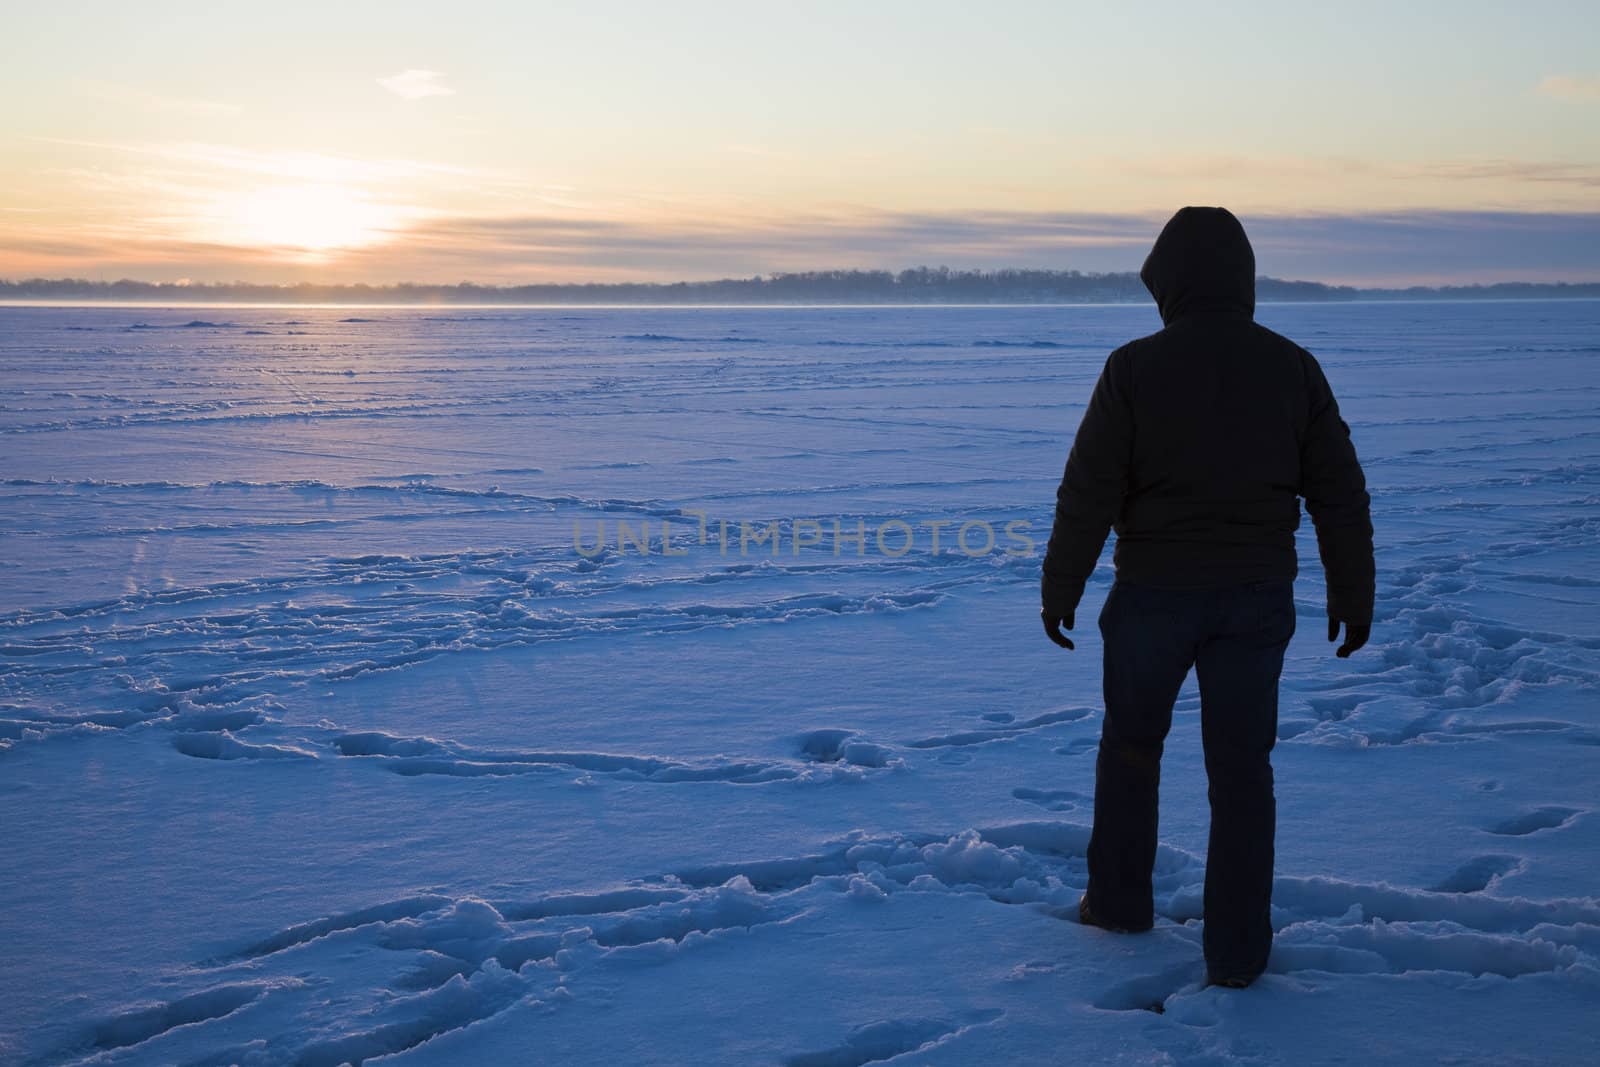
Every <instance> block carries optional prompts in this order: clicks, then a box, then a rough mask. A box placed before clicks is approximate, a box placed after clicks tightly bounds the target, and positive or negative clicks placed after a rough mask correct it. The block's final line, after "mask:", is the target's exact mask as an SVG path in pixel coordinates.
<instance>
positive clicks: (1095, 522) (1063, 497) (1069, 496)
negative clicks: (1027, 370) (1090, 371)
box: [1040, 349, 1133, 618]
mask: <svg viewBox="0 0 1600 1067" xmlns="http://www.w3.org/2000/svg"><path fill="white" fill-rule="evenodd" d="M1128 375H1129V365H1128V361H1127V353H1126V350H1125V349H1118V350H1117V351H1115V352H1113V353H1111V357H1110V358H1109V359H1107V360H1106V365H1105V368H1104V369H1103V370H1102V371H1101V372H1100V380H1099V381H1098V382H1096V383H1095V387H1094V393H1093V394H1092V395H1091V396H1090V397H1089V406H1088V409H1087V410H1085V411H1084V413H1083V420H1082V421H1081V422H1080V423H1079V424H1078V435H1077V436H1076V437H1075V438H1074V439H1073V441H1072V451H1071V452H1070V453H1069V454H1068V456H1067V467H1066V470H1065V471H1064V472H1063V474H1062V476H1061V485H1060V488H1058V489H1057V490H1056V515H1055V522H1054V524H1053V525H1052V526H1051V528H1050V544H1049V546H1048V547H1047V548H1046V549H1045V554H1044V576H1043V581H1042V582H1041V588H1040V591H1041V594H1042V598H1043V602H1044V611H1045V612H1046V614H1049V615H1054V616H1057V617H1061V618H1065V617H1067V616H1070V615H1072V614H1073V613H1074V612H1075V611H1076V610H1077V607H1078V600H1079V599H1080V598H1081V597H1082V596H1083V586H1084V583H1085V582H1086V581H1088V578H1089V575H1090V573H1091V572H1093V571H1094V566H1095V561H1096V560H1098V559H1099V558H1100V550H1101V549H1102V548H1104V547H1105V543H1106V536H1107V535H1108V534H1109V533H1110V532H1111V524H1112V523H1113V522H1115V521H1116V519H1117V516H1118V514H1119V513H1120V512H1121V510H1122V500H1123V497H1124V496H1126V495H1127V492H1128V469H1129V465H1130V462H1131V459H1132V454H1133V407H1132V404H1131V401H1130V397H1129V391H1130V390H1129V387H1130V381H1129V376H1128Z"/></svg>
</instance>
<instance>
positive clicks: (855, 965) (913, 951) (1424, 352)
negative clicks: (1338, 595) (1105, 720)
mask: <svg viewBox="0 0 1600 1067" xmlns="http://www.w3.org/2000/svg"><path fill="white" fill-rule="evenodd" d="M1260 318H1261V319H1262V320H1263V321H1265V322H1266V323H1267V324H1268V325H1271V326H1274V327H1276V328H1278V329H1281V330H1282V331H1284V332H1286V333H1288V334H1289V335H1290V336H1293V337H1295V338H1296V339H1298V340H1300V341H1301V342H1302V343H1303V344H1305V345H1306V346H1307V347H1309V348H1310V349H1311V350H1312V351H1313V352H1315V353H1316V354H1317V355H1318V357H1319V358H1320V359H1321V360H1322V362H1323V365H1324V366H1325V367H1326V369H1327V371H1328V375H1329V378H1330V380H1331V381H1332V383H1333V385H1334V388H1335V390H1336V391H1337V393H1338V394H1339V396H1340V398H1341V402H1342V405H1343V408H1344V413H1345V415H1346V417H1347V419H1348V421H1349V422H1350V424H1351V426H1352V428H1353V431H1354V435H1355V440H1356V444H1357V448H1358V451H1359V452H1360V454H1361V456H1362V459H1363V461H1364V463H1365V464H1366V468H1367V472H1368V477H1369V480H1370V482H1371V484H1372V487H1373V499H1374V520H1375V523H1376V526H1377V530H1378V543H1379V550H1378V568H1379V572H1378V609H1377V622H1376V626H1375V628H1374V634H1373V640H1372V643H1371V645H1370V646H1369V648H1368V649H1366V650H1364V651H1362V652H1360V653H1359V654H1357V655H1356V656H1355V657H1354V658H1352V659H1351V660H1349V661H1340V660H1336V659H1334V658H1333V656H1332V654H1331V652H1330V648H1331V646H1329V645H1328V644H1327V642H1326V641H1325V636H1326V635H1325V632H1324V626H1323V618H1322V583H1321V573H1320V569H1319V567H1318V566H1317V563H1316V550H1315V545H1314V542H1313V540H1312V539H1311V531H1310V529H1309V524H1307V525H1306V527H1305V528H1304V529H1303V530H1302V535H1303V537H1302V541H1301V560H1302V566H1303V572H1302V575H1301V578H1300V581H1299V585H1298V593H1297V598H1298V603H1299V613H1300V629H1299V633H1298V635H1297V636H1296V638H1295V640H1294V643H1293V646H1292V648H1291V651H1290V659H1289V662H1288V665H1287V667H1286V671H1285V677H1284V685H1283V702H1282V714H1281V728H1280V737H1281V742H1280V744H1279V746H1278V748H1277V751H1276V755H1275V763H1276V767H1277V772H1278V783H1279V797H1280V800H1279V835H1278V872H1279V878H1278V882H1277V885H1276V888H1275V892H1274V920H1275V924H1276V925H1277V927H1278V936H1277V941H1276V947H1275V949H1274V954H1273V958H1272V964H1271V968H1270V971H1269V973H1268V974H1267V975H1266V976H1265V977H1264V978H1263V979H1262V980H1261V981H1260V982H1258V983H1257V984H1256V985H1255V986H1253V987H1252V988H1250V989H1248V990H1245V991H1243V992H1236V991H1228V990H1218V989H1215V988H1202V978H1203V965H1202V963H1201V956H1200V930H1199V915H1200V885H1201V879H1202V875H1203V870H1204V866H1203V865H1204V845H1205V828H1206V818H1207V813H1206V805H1205V787H1204V778H1203V772H1202V769H1201V762H1200V753H1199V729H1198V722H1197V718H1198V705H1197V700H1198V698H1197V693H1196V691H1195V689H1194V687H1193V680H1192V679H1191V681H1190V684H1189V686H1188V687H1187V688H1186V689H1185V690H1184V693H1183V695H1182V696H1181V698H1180V702H1179V706H1178V715H1177V718H1176V723H1175V727H1174V731H1173V736H1172V739H1171V741H1170V743H1169V745H1168V749H1167V756H1166V762H1165V774H1164V779H1165V780H1164V782H1163V787H1164V789H1163V797H1162V805H1163V806H1162V839H1163V847H1162V851H1161V854H1160V856H1159V858H1158V875H1157V906H1158V911H1159V913H1160V918H1159V921H1158V925H1157V928H1156V930H1155V931H1154V932H1153V933H1151V934H1148V935H1144V936H1141V937H1117V936H1114V935H1109V934H1105V933H1102V932H1100V931H1097V930H1094V929H1089V928H1085V927H1082V926H1079V925H1077V924H1076V922H1075V921H1074V908H1073V906H1074V905H1075V903H1076V901H1077V897H1078V894H1079V892H1080V891H1081V889H1082V886H1083V882H1084V848H1085V844H1086V841H1087V836H1088V822H1089V818H1090V801H1089V797H1090V794H1091V792H1092V789H1093V763H1094V745H1095V741H1096V738H1097V735H1098V731H1099V700H1100V698H1099V679H1100V672H1099V655H1100V643H1099V639H1098V634H1097V633H1096V631H1095V626H1094V619H1095V615H1096V613H1097V612H1098V610H1099V606H1100V602H1101V600H1102V598H1103V597H1104V594H1105V591H1106V589H1107V587H1108V585H1109V582H1110V578H1111V573H1110V568H1109V558H1110V552H1109V547H1108V550H1107V553H1106V556H1105V559H1104V562H1103V565H1102V567H1101V569H1100V571H1099V572H1097V574H1096V576H1095V579H1094V581H1093V582H1092V583H1091V585H1090V590H1089V593H1088V595H1087V596H1086V598H1085V601H1084V605H1083V607H1082V608H1081V610H1080V614H1079V625H1078V627H1077V631H1076V634H1075V636H1076V637H1077V639H1078V644H1079V648H1078V651H1077V652H1075V653H1066V652H1063V651H1061V650H1059V649H1057V648H1055V647H1054V646H1052V645H1050V644H1049V643H1048V642H1046V641H1045V639H1044V636H1043V634H1042V633H1041V632H1040V630H1039V626H1038V621H1037V574H1038V564H1039V554H1040V550H1041V549H1042V546H1041V545H1038V544H1035V545H1034V547H1033V551H1032V552H1031V553H1030V552H1025V551H1023V549H1024V548H1025V547H1026V546H1025V545H1024V543H1023V540H1022V539H1021V538H1026V537H1028V536H1031V537H1033V538H1034V539H1035V540H1037V539H1040V538H1042V537H1043V536H1044V534H1045V532H1046V531H1047V530H1048V526H1049V517H1050V509H1051V506H1052V504H1053V492H1054V488H1055V482H1056V479H1057V478H1058V477H1059V474H1060V470H1061V465H1062V462H1063V460H1064V458H1065V456H1066V451H1067V447H1068V445H1069V443H1070V439H1071V434H1072V431H1073V429H1074V428H1075V427H1076V425H1077V420H1078V417H1079V415H1080V413H1081V411H1082V404H1083V402H1084V400H1085V399H1086V398H1087V395H1088V390H1089V387H1090V385H1091V383H1092V382H1093V380H1094V378H1095V376H1096V375H1097V374H1098V372H1099V369H1100V367H1101V364H1102V362H1103V361H1104V358H1105V356H1106V354H1107V352H1108V351H1109V350H1110V349H1111V348H1112V347H1114V346H1115V345H1116V344H1117V343H1120V342H1121V341H1122V340H1125V339H1127V338H1128V337H1131V336H1134V335H1137V334H1140V333H1145V332H1148V331H1150V330H1151V329H1153V328H1155V326H1156V325H1157V323H1156V320H1155V316H1154V312H1153V310H1152V309H1150V308H1134V307H1091V308H1025V309H1009V308H988V309H951V308H945V309H939V308H908V309H896V310H883V309H787V310H774V309H727V310H689V309H679V310H646V309H640V310H604V311H602V310H570V309H563V310H493V311H467V310H459V309H452V310H436V311H420V310H396V309H386V310H361V311H351V310H331V309H317V310H307V309H261V308H257V309H217V308H211V309H204V310H195V309H182V310H151V309H130V308H99V309H93V310H81V309H80V310H66V309H18V308H10V309H0V369H3V378H0V479H3V480H4V481H3V484H0V495H3V498H4V506H3V508H0V745H4V746H5V748H4V750H3V751H0V824H3V826H0V835H3V836H0V840H3V844H4V865H3V871H4V873H3V875H0V1059H3V1060H6V1061H8V1062H22V1063H32V1062H39V1063H58V1062H74V1063H76V1062H94V1063H146V1064H156V1063H194V1064H221V1063H230V1062H242V1063H283V1062H295V1063H310V1064H322V1063H328V1064H332V1063H337V1062H341V1061H345V1060H361V1059H363V1058H372V1057H377V1056H381V1055H385V1054H393V1055H394V1059H395V1061H396V1062H404V1063H407V1064H421V1063H446V1062H547V1063H596V1064H599V1063H605V1064H612V1063H651V1062H660V1063H690V1062H696V1063H699V1062H705V1063H719V1064H750V1063H787V1064H797V1065H798V1064H805V1065H859V1064H868V1063H878V1062H882V1061H886V1060H894V1061H895V1062H916V1063H939V1064H979V1063H983V1064H989V1063H1023V1062H1040V1063H1068V1062H1071V1063H1106V1062H1168V1061H1171V1062H1180V1063H1195V1062H1212V1061H1216V1062H1260V1063H1281V1062H1296V1063H1320V1062H1370V1061H1374V1060H1391V1061H1405V1062H1424V1061H1426V1062H1435V1061H1437V1062H1452V1063H1469V1062H1483V1063H1494V1064H1504V1063H1515V1062H1530V1063H1531V1062H1571V1063H1576V1062H1583V1061H1585V1060H1587V1059H1588V1058H1589V1057H1590V1056H1592V1054H1593V1049H1594V1046H1593V1040H1594V1027H1595V1020H1596V1018H1597V1017H1600V1011H1597V1010H1600V885H1597V876H1596V861H1595V857H1596V856H1597V854H1600V818H1597V817H1596V815H1595V813H1594V809H1595V808H1596V806H1597V801H1600V789H1597V787H1596V782H1597V776H1596V769H1595V768H1596V759H1597V758H1600V707H1597V699H1596V695H1597V681H1600V613H1597V608H1600V304H1597V303H1582V302H1572V303H1497V304H1367V305H1359V304H1350V305H1331V306H1289V305H1280V306H1268V307H1264V308H1262V309H1261V313H1260ZM701 514H703V515H704V522H705V525H704V527H703V528H702V526H701V518H700V515H701ZM806 520H810V521H806ZM602 521H603V522H604V524H605V525H604V527H603V529H604V538H605V542H606V544H607V546H608V547H607V548H606V550H605V551H603V552H599V553H596V551H595V548H594V546H595V545H596V543H597V542H598V541H599V540H600V537H601V529H602V527H601V526H600V524H601V522H602ZM774 521H776V522H778V523H779V526H778V542H777V546H776V547H777V552H776V555H774V553H773V547H774V546H773V545H772V543H771V542H763V541H753V540H752V538H754V537H756V536H760V535H766V534H768V533H770V527H769V526H768V524H769V523H771V522H774ZM619 522H622V523H626V524H627V531H628V533H630V534H632V535H633V537H634V538H635V539H638V538H640V536H641V535H642V531H643V528H644V527H645V525H646V524H648V530H649V533H648V538H649V541H648V544H649V549H650V551H649V552H648V553H645V552H643V551H641V549H640V547H639V545H638V544H637V543H636V540H633V541H626V542H625V543H623V545H622V546H621V548H619V547H618V532H619V531H618V523H619ZM666 522H670V524H671V525H670V530H671V538H672V543H671V546H670V547H671V548H672V550H673V552H674V553H675V554H673V555H665V554H664V553H663V544H662V538H661V534H662V527H663V523H666ZM724 522H725V523H727V527H726V529H727V530H728V547H727V548H726V550H724V548H723V547H722V530H723V525H722V524H723V523H724ZM835 522H837V523H838V524H839V529H840V531H841V532H843V533H845V534H847V535H848V534H854V533H856V532H857V530H858V529H864V530H865V532H866V539H865V543H864V544H862V543H859V542H855V541H843V542H835V540H834V523H835ZM943 522H948V523H949V524H950V525H947V526H941V527H939V530H940V532H941V537H942V541H941V545H940V551H939V552H937V553H934V552H933V551H932V550H931V537H932V531H933V527H932V526H930V525H928V524H930V523H943ZM1011 522H1017V523H1022V524H1028V525H1025V526H1016V527H1013V528H1012V533H1011V534H1010V535H1008V534H1007V531H1006V524H1007V523H1011ZM858 523H859V524H861V525H860V526H858ZM963 524H970V525H967V528H966V533H967V541H966V546H967V549H969V550H970V551H963V550H962V548H961V547H960V544H959V543H958V542H957V540H956V537H957V535H958V534H959V533H960V532H961V527H962V526H963ZM575 525H576V526H577V527H578V534H579V536H578V539H577V546H575V543H574V527H575ZM702 530H703V534H702ZM985 530H992V531H993V533H994V536H995V543H994V545H993V547H992V549H990V550H989V551H987V552H983V551H980V550H981V549H983V548H985V547H986V542H987V537H986V534H985ZM880 532H881V533H882V534H883V536H884V542H883V544H882V545H881V546H880V545H879V544H878V542H877V537H878V535H879V533H880ZM797 534H798V535H799V540H801V541H804V542H812V541H813V540H815V543H807V544H805V545H803V547H801V548H800V549H799V550H798V551H796V550H795V548H794V541H795V539H796V535H797ZM741 535H744V537H745V544H744V545H743V548H742V549H741V542H740V538H741ZM1018 535H1020V537H1019V536H1018ZM908 538H909V539H910V541H911V548H910V551H902V547H903V546H904V545H905V543H906V541H907V539H908ZM579 547H581V548H582V551H580V550H579ZM896 1057H899V1058H898V1059H896Z"/></svg>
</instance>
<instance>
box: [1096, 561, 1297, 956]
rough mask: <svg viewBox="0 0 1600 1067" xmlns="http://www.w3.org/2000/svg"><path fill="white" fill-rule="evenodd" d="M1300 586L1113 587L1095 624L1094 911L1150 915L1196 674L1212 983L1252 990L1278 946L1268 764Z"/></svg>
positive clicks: (1130, 920) (1136, 919) (1110, 916)
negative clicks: (1169, 741) (1184, 715)
mask: <svg viewBox="0 0 1600 1067" xmlns="http://www.w3.org/2000/svg"><path fill="white" fill-rule="evenodd" d="M1294 630H1295V613H1294V582H1293V581H1292V580H1290V579H1276V580H1270V581H1259V582H1250V583H1247V584H1244V585H1233V586H1227V587H1223V588H1214V589H1168V588H1156V587H1153V586H1146V585H1138V584H1134V583H1131V582H1126V581H1121V580H1118V581H1117V582H1116V583H1114V584H1113V585H1112V588H1111V592H1110V593H1109V594H1108V595H1107V597H1106V602H1105V606H1104V608H1102V609H1101V612H1100V633H1101V635H1102V636H1103V637H1104V639H1105V723H1104V726H1103V727H1102V730H1101V735H1100V752H1099V756H1098V758H1097V760H1096V763H1095V786H1094V832H1093V834H1092V835H1091V837H1090V841H1089V889H1088V896H1089V907H1090V909H1091V910H1092V911H1093V912H1094V913H1095V914H1096V915H1098V916H1101V917H1102V918H1104V919H1106V920H1108V921H1110V922H1111V923H1114V924H1115V925H1118V926H1122V927H1126V928H1129V929H1136V930H1137V929H1142V928H1146V927H1148V926H1149V925H1150V924H1151V922H1152V920H1153V917H1154V910H1155V909H1154V901H1153V899H1152V892H1151V884H1150V881H1151V870H1152V867H1153V866H1154V863H1155V855H1156V818H1157V800H1156V797H1157V790H1158V787H1159V785H1160V782H1161V751H1162V746H1163V744H1164V743H1165V741H1166V737H1167V731H1168V730H1169V729H1171V727H1172V705H1173V703H1174V702H1175V701H1176V700H1177V697H1178V689H1179V687H1181V686H1182V685H1183V681H1184V678H1186V677H1187V676H1188V673H1189V668H1190V667H1194V668H1195V669H1196V673H1197V675H1198V677H1199V681H1200V732H1201V739H1202V741H1203V743H1204V746H1205V760H1206V778H1207V780H1208V781H1209V783H1210V790H1209V797H1210V801H1211V836H1210V842H1209V844H1208V848H1207V854H1206V885H1205V933H1204V946H1205V957H1206V964H1207V967H1208V969H1209V971H1210V973H1211V974H1212V976H1213V977H1239V978H1254V977H1255V976H1256V975H1258V974H1260V973H1261V971H1262V970H1264V969H1265V968H1266V965H1267V956H1268V954H1269V953H1270V951H1271V948H1272V925H1271V916H1270V907H1271V901H1272V838H1273V832H1274V829H1275V824H1276V819H1277V810H1276V805H1275V802H1274V800H1273V795H1272V763H1271V759H1270V756H1271V752H1272V746H1273V744H1274V742H1276V740H1277V736H1278V678H1279V676H1280V675H1281V674H1282V672H1283V654H1284V651H1285V650H1286V649H1287V648H1288V646H1289V638H1290V637H1291V636H1293V634H1294Z"/></svg>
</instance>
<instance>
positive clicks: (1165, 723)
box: [1088, 582, 1194, 930]
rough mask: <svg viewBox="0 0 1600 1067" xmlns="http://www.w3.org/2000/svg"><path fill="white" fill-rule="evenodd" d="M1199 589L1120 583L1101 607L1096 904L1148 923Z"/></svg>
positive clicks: (1125, 922) (1130, 922)
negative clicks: (1176, 706) (1164, 778)
mask: <svg viewBox="0 0 1600 1067" xmlns="http://www.w3.org/2000/svg"><path fill="white" fill-rule="evenodd" d="M1192 599H1193V598H1192V596H1188V595H1186V594H1184V593H1181V592H1179V593H1174V592H1172V591H1170V590H1162V589H1153V588H1149V587H1146V586H1136V585H1130V584H1128V583H1125V582H1118V583H1116V584H1115V585H1114V586H1113V587H1112V589H1111V592H1110V593H1109V594H1108V595H1107V597H1106V603H1105V607H1104V608H1103V609H1102V610H1101V612H1100V633H1101V635H1102V637H1103V638H1104V644H1105V666H1104V676H1105V722H1104V724H1103V725H1102V727H1101V732H1100V751H1099V755H1098V757H1097V758H1096V761H1095V781H1094V830H1093V832H1092V834H1091V835H1090V838H1089V889H1088V898H1089V907H1090V909H1091V910H1092V911H1094V912H1095V914H1097V915H1099V916H1101V917H1102V918H1104V919H1106V920H1107V921H1109V922H1111V923H1114V924H1116V925H1118V926H1122V927H1125V928H1127V929H1133V930H1138V929H1143V928H1146V927H1148V926H1149V925H1150V923H1151V922H1152V920H1153V918H1154V912H1155V905H1154V901H1153V899H1152V897H1153V894H1152V892H1151V885H1150V879H1151V871H1152V868H1153V867H1154V865H1155V857H1156V822H1157V815H1158V811H1159V807H1158V793H1159V787H1160V784H1161V751H1162V747H1163V745H1164V743H1165V741H1166V737H1167V731H1168V730H1169V729H1171V727H1172V705H1173V702H1174V701H1176V700H1177V697H1178V690H1179V688H1181V687H1182V685H1183V679H1184V678H1185V676H1187V675H1188V673H1189V668H1190V666H1192V665H1193V663H1194V638H1193V633H1194V626H1193V625H1192V623H1191V621H1190V619H1189V615H1191V614H1192V611H1191V610H1190V607H1191V605H1190V601H1191V600H1192Z"/></svg>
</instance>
